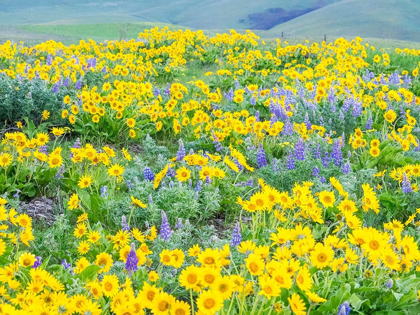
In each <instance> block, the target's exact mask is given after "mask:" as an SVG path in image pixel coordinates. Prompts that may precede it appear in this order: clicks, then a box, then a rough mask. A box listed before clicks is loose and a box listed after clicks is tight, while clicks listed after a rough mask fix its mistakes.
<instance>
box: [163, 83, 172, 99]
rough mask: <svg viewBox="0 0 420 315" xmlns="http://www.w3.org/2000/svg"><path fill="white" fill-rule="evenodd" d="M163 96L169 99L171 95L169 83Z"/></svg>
mask: <svg viewBox="0 0 420 315" xmlns="http://www.w3.org/2000/svg"><path fill="white" fill-rule="evenodd" d="M163 95H164V96H166V97H168V96H169V95H171V85H170V84H169V83H167V84H166V88H165V91H164V92H163Z"/></svg>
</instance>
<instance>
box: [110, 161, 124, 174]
mask: <svg viewBox="0 0 420 315" xmlns="http://www.w3.org/2000/svg"><path fill="white" fill-rule="evenodd" d="M123 173H124V167H123V166H121V165H119V164H114V165H112V166H111V167H110V168H108V174H109V175H110V176H111V177H116V176H121V175H122V174H123Z"/></svg>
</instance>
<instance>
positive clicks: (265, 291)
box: [258, 276, 281, 299]
mask: <svg viewBox="0 0 420 315" xmlns="http://www.w3.org/2000/svg"><path fill="white" fill-rule="evenodd" d="M258 281H259V284H260V287H261V290H260V292H259V293H258V295H264V296H265V297H266V298H268V299H271V298H272V297H276V296H279V295H280V292H281V289H280V286H279V285H278V283H277V282H276V280H274V279H273V278H270V277H269V276H262V277H259V278H258Z"/></svg>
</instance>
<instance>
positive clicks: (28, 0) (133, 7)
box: [0, 0, 341, 29]
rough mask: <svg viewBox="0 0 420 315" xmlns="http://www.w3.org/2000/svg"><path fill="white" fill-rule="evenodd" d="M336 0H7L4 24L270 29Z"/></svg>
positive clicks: (1, 15) (0, 17) (0, 15)
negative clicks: (150, 24) (140, 24)
mask: <svg viewBox="0 0 420 315" xmlns="http://www.w3.org/2000/svg"><path fill="white" fill-rule="evenodd" d="M336 1H341V0H293V1H289V0H260V1H250V0H201V1H197V0H172V1H171V0H123V1H120V0H115V1H112V0H106V1H104V0H84V1H82V0H60V1H58V0H38V1H33V0H19V1H15V0H2V1H1V2H2V5H1V7H0V24H3V25H19V24H45V23H51V24H70V23H73V24H88V23H98V24H100V23H111V22H114V23H115V22H123V23H127V22H161V23H170V24H178V25H184V26H187V27H192V28H204V29H208V28H219V29H229V28H242V29H245V28H252V27H253V26H255V25H257V26H258V25H259V26H267V27H266V28H263V29H267V28H268V26H270V27H272V26H274V25H275V24H277V23H276V22H280V21H282V18H286V19H287V18H292V17H295V15H299V14H303V13H304V12H305V11H307V10H313V9H316V8H319V7H322V6H325V5H328V4H331V3H334V2H336ZM276 10H277V11H276ZM279 10H281V12H279ZM267 21H270V23H269V24H267Z"/></svg>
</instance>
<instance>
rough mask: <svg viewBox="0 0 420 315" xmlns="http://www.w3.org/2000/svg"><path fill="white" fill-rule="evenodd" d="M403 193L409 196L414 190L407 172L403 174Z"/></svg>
mask: <svg viewBox="0 0 420 315" xmlns="http://www.w3.org/2000/svg"><path fill="white" fill-rule="evenodd" d="M401 186H402V191H403V193H404V194H408V193H411V192H413V189H412V188H411V185H410V181H409V180H408V178H407V175H406V174H405V172H404V173H403V181H402V185H401Z"/></svg>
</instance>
